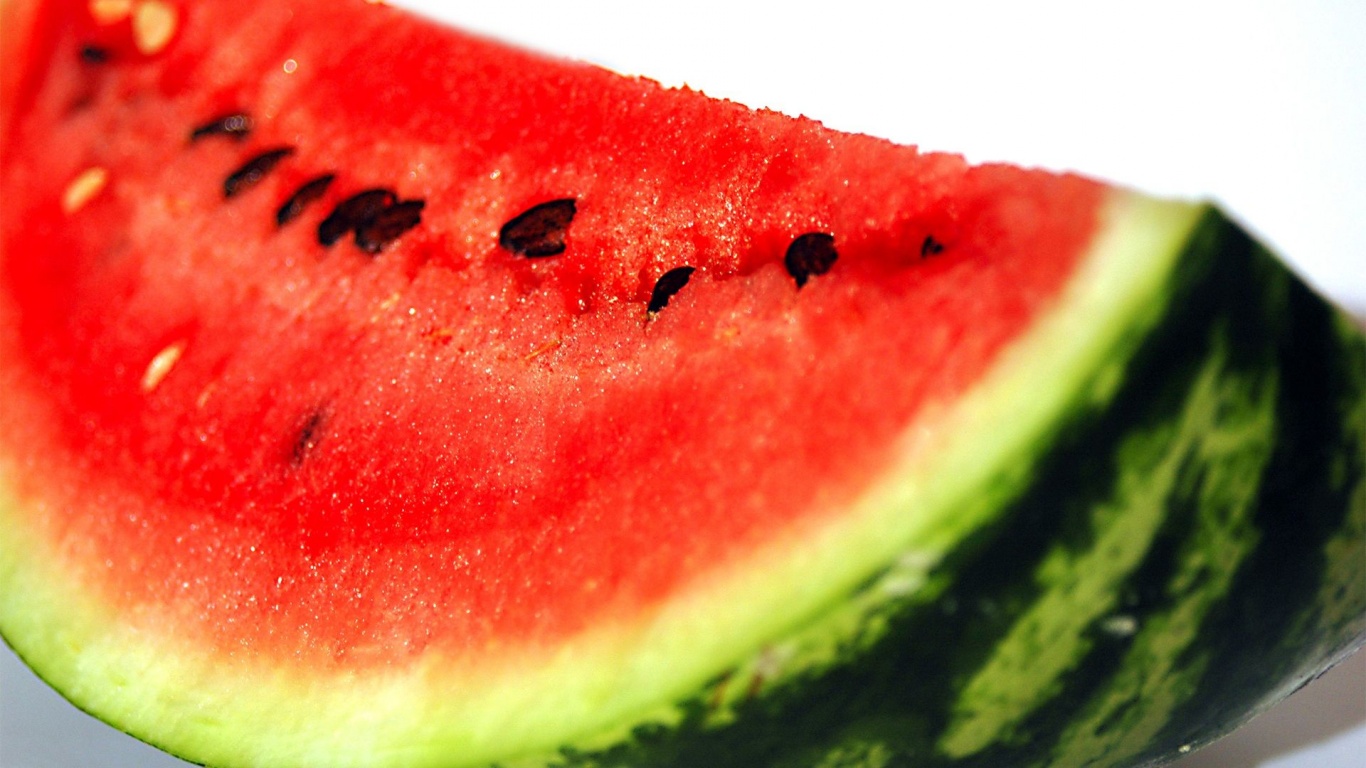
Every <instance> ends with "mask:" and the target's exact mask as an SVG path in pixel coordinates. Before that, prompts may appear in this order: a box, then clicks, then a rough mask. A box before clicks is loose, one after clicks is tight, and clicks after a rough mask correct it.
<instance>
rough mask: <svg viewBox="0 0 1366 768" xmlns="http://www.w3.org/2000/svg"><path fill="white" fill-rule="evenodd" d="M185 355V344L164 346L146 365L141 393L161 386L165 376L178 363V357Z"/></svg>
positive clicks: (176, 343)
mask: <svg viewBox="0 0 1366 768" xmlns="http://www.w3.org/2000/svg"><path fill="white" fill-rule="evenodd" d="M184 353H185V342H183V341H177V342H175V343H174V344H168V345H166V348H165V349H163V350H161V351H160V352H158V353H156V356H155V357H153V358H152V361H151V362H150V363H148V364H147V369H146V370H145V371H143V372H142V391H143V392H144V393H148V392H151V391H152V390H154V389H156V388H157V385H159V384H161V382H162V380H163V379H165V378H166V375H167V374H169V373H170V372H171V369H172V368H174V367H175V364H176V363H178V362H180V356H181V355H183V354H184Z"/></svg>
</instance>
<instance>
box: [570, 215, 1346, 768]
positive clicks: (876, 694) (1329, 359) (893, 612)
mask: <svg viewBox="0 0 1366 768" xmlns="http://www.w3.org/2000/svg"><path fill="white" fill-rule="evenodd" d="M1178 264H1179V266H1178V269H1177V272H1176V274H1175V275H1174V276H1173V280H1172V284H1171V286H1170V290H1169V294H1168V307H1167V311H1166V313H1165V316H1164V317H1163V319H1162V320H1161V322H1160V323H1159V325H1158V327H1156V328H1155V329H1154V330H1153V331H1152V332H1151V333H1149V334H1148V337H1147V338H1146V339H1145V340H1143V342H1142V343H1141V344H1140V345H1139V346H1138V351H1137V353H1136V354H1135V355H1134V357H1133V358H1132V360H1131V361H1130V363H1129V364H1128V366H1127V367H1126V369H1125V374H1124V378H1123V383H1122V385H1121V386H1120V387H1119V389H1118V390H1117V391H1116V392H1115V394H1114V396H1113V397H1112V398H1111V399H1110V400H1109V401H1108V402H1105V403H1091V404H1090V405H1087V406H1080V407H1078V408H1077V409H1076V410H1075V412H1074V413H1073V414H1072V416H1071V417H1069V419H1068V420H1067V422H1066V423H1065V424H1063V425H1061V426H1060V427H1059V430H1058V433H1057V435H1056V437H1057V439H1056V440H1054V441H1053V447H1052V448H1051V449H1050V450H1049V451H1048V453H1047V454H1046V455H1045V456H1043V457H1041V458H1040V459H1039V461H1038V463H1037V465H1036V466H1035V467H1034V469H1033V473H1032V474H1033V479H1032V481H1031V482H1030V484H1029V486H1028V488H1027V490H1025V491H1024V492H1023V493H1022V494H1021V495H1020V496H1019V497H1018V498H1017V499H1016V500H1015V501H1014V502H1012V503H1011V504H1010V505H1009V507H1008V508H1007V509H1006V510H1004V512H1003V514H1001V515H1000V517H999V518H998V522H997V523H996V524H994V525H992V526H990V527H989V528H988V529H986V530H983V531H980V532H979V533H978V534H976V535H975V536H973V537H972V539H971V540H970V541H968V542H966V543H965V544H964V545H962V546H960V547H959V548H958V549H956V550H955V553H954V555H953V556H952V557H951V558H950V559H949V560H948V561H946V562H944V563H941V564H940V565H939V566H938V567H937V568H936V570H935V571H934V572H933V573H931V575H930V577H929V579H928V581H927V582H926V583H925V584H924V585H922V586H921V587H920V589H918V590H916V591H914V592H913V593H911V594H908V595H905V596H901V597H896V598H893V599H890V600H888V601H887V602H886V603H885V604H884V605H882V606H881V607H880V609H879V610H878V611H875V612H874V613H873V614H871V615H870V616H869V617H868V620H867V629H866V631H865V632H864V633H863V634H862V635H861V636H859V637H856V638H854V639H852V640H850V641H848V642H847V643H846V644H845V647H844V648H843V650H842V651H841V652H840V653H837V654H836V656H837V660H836V661H835V662H834V663H831V664H829V665H826V666H821V667H819V668H812V669H808V670H806V671H805V672H802V673H799V674H797V675H795V676H793V677H789V678H786V679H784V680H782V681H781V682H779V683H777V684H774V685H771V686H767V687H766V686H763V685H762V684H761V683H762V681H758V682H757V683H756V681H755V680H753V679H752V678H738V679H727V680H722V681H718V684H717V686H715V687H714V688H713V689H712V690H710V691H708V692H707V693H705V694H703V695H702V696H700V697H698V698H697V699H694V700H690V701H687V702H683V703H682V704H681V705H680V708H681V711H682V718H681V721H679V722H677V723H676V724H674V725H672V726H670V727H664V726H660V727H650V726H645V727H641V728H638V729H637V730H636V732H635V735H634V738H633V739H632V740H631V741H629V742H628V743H625V744H621V745H618V746H617V747H614V748H611V749H607V750H603V751H596V752H577V751H574V750H570V749H566V750H565V751H564V754H563V755H562V759H561V760H559V761H558V764H562V765H566V766H569V765H573V766H628V765H629V766H756V765H777V766H812V765H819V766H887V765H896V766H901V765H907V766H928V767H931V768H932V767H933V766H982V767H983V768H986V767H988V766H990V767H992V768H1001V767H1002V766H1032V765H1038V766H1044V765H1051V766H1073V765H1076V766H1081V765H1094V766H1110V765H1114V766H1119V765H1137V764H1140V763H1145V762H1148V761H1151V760H1153V759H1157V758H1162V757H1172V756H1175V755H1177V754H1178V753H1179V751H1180V749H1181V748H1182V747H1183V746H1187V745H1190V744H1192V743H1195V742H1198V741H1201V740H1205V739H1208V738H1211V737H1212V736H1215V735H1217V734H1219V733H1221V732H1223V731H1224V730H1226V729H1228V728H1231V727H1233V726H1234V725H1236V724H1237V723H1239V722H1241V721H1242V720H1243V719H1245V718H1246V717H1247V715H1248V714H1249V713H1250V712H1251V711H1253V710H1255V709H1257V708H1260V707H1262V706H1264V705H1266V704H1268V703H1270V701H1271V700H1273V699H1274V698H1275V697H1277V696H1279V695H1283V694H1284V693H1286V692H1288V691H1289V690H1291V689H1293V687H1294V686H1296V685H1298V684H1300V683H1301V682H1302V681H1303V680H1304V679H1306V678H1307V677H1308V676H1311V675H1313V674H1314V673H1315V672H1317V671H1319V670H1320V669H1322V667H1323V666H1324V665H1325V664H1326V663H1328V662H1329V661H1330V660H1332V659H1334V658H1337V657H1339V656H1340V655H1341V654H1342V653H1343V652H1344V651H1345V650H1346V649H1348V648H1350V647H1352V646H1353V645H1355V644H1358V643H1359V642H1360V640H1361V638H1362V636H1363V633H1366V550H1364V549H1363V547H1366V539H1364V538H1363V536H1364V535H1366V534H1364V533H1363V531H1366V479H1364V476H1366V339H1363V337H1362V336H1361V334H1360V333H1359V332H1357V331H1355V330H1353V329H1351V328H1350V327H1349V325H1348V324H1347V323H1345V322H1343V320H1342V318H1341V316H1340V315H1338V314H1337V313H1336V312H1335V311H1334V310H1333V309H1331V308H1330V307H1328V306H1327V305H1326V304H1324V303H1323V302H1322V301H1321V300H1320V299H1319V298H1318V297H1316V296H1315V295H1313V294H1312V293H1311V292H1310V291H1309V290H1308V289H1306V288H1305V287H1304V286H1303V285H1301V284H1300V283H1299V282H1298V281H1296V280H1295V279H1294V278H1293V277H1292V276H1291V275H1290V274H1289V273H1288V272H1286V271H1285V270H1284V268H1283V267H1281V266H1280V265H1279V264H1278V263H1277V262H1276V261H1275V260H1274V258H1272V257H1271V256H1270V255H1269V254H1267V253H1265V252H1264V251H1263V250H1262V249H1261V248H1260V247H1259V246H1257V245H1256V244H1255V243H1253V242H1252V241H1251V240H1249V239H1248V238H1247V236H1246V235H1245V234H1243V233H1242V232H1241V230H1239V229H1238V228H1237V227H1236V226H1235V225H1233V224H1232V223H1230V222H1229V221H1228V220H1226V219H1225V218H1223V217H1222V216H1221V215H1219V214H1217V213H1216V212H1210V213H1209V214H1208V215H1207V216H1206V217H1205V218H1204V219H1203V220H1202V222H1201V223H1200V225H1199V227H1198V228H1197V229H1196V231H1195V233H1194V234H1193V235H1192V237H1191V239H1190V241H1189V244H1188V245H1187V247H1186V250H1185V252H1184V253H1183V254H1182V256H1181V258H1180V260H1179V262H1178ZM736 686H741V687H746V688H752V689H753V690H754V691H756V692H757V695H755V696H753V697H752V698H748V697H741V698H739V700H738V701H733V700H734V698H735V697H734V696H733V693H734V691H735V689H736ZM723 700H731V701H732V702H733V703H731V704H729V705H724V704H723V705H721V706H720V707H718V702H719V701H723ZM719 710H725V711H719Z"/></svg>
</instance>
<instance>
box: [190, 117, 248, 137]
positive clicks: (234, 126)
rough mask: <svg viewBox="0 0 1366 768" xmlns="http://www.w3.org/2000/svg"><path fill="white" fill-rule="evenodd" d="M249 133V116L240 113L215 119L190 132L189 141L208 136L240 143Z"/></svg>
mask: <svg viewBox="0 0 1366 768" xmlns="http://www.w3.org/2000/svg"><path fill="white" fill-rule="evenodd" d="M249 133H251V115H245V114H242V113H237V114H232V115H222V116H220V117H215V118H214V119H212V120H210V121H209V122H207V123H204V124H203V125H200V126H198V127H196V128H195V129H194V130H193V131H190V141H191V142H195V141H199V140H200V139H202V138H205V137H208V136H227V137H229V138H233V139H237V140H238V141H241V140H242V139H245V138H246V137H247V134H249Z"/></svg>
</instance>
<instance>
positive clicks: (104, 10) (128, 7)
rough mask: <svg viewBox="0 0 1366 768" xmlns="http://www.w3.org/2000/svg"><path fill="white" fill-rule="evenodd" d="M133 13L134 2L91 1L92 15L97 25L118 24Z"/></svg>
mask: <svg viewBox="0 0 1366 768" xmlns="http://www.w3.org/2000/svg"><path fill="white" fill-rule="evenodd" d="M132 12H133V0H90V15H91V17H93V18H94V19H95V23H96V24H100V25H103V26H109V25H110V24H117V23H119V22H120V21H123V20H124V19H126V18H128V14H130V13H132Z"/></svg>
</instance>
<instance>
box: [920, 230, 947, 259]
mask: <svg viewBox="0 0 1366 768" xmlns="http://www.w3.org/2000/svg"><path fill="white" fill-rule="evenodd" d="M943 252H944V244H943V243H941V242H939V241H938V240H935V239H934V237H932V236H930V235H926V236H925V242H923V243H921V244H920V257H921V258H925V257H927V256H934V255H935V254H939V253H943Z"/></svg>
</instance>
